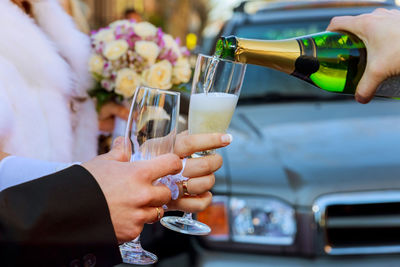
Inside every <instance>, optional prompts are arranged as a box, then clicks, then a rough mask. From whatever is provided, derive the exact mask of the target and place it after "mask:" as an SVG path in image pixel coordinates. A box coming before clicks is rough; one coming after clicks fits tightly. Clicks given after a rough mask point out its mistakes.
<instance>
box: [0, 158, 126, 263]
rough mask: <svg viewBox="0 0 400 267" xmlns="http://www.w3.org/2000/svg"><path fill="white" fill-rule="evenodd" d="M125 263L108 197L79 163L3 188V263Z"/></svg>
mask: <svg viewBox="0 0 400 267" xmlns="http://www.w3.org/2000/svg"><path fill="white" fill-rule="evenodd" d="M118 263H121V256H120V253H119V250H118V241H117V239H116V236H115V233H114V228H113V225H112V222H111V218H110V213H109V210H108V206H107V202H106V199H105V197H104V195H103V193H102V191H101V189H100V187H99V185H98V184H97V182H96V180H95V179H94V178H93V176H92V175H91V174H90V173H89V172H88V171H87V170H86V169H85V168H83V167H81V166H79V165H75V166H72V167H70V168H68V169H65V170H63V171H60V172H58V173H55V174H52V175H49V176H46V177H43V178H40V179H37V180H34V181H31V182H27V183H24V184H21V185H18V186H14V187H11V188H8V189H6V190H4V191H2V192H1V193H0V266H107V267H108V266H113V265H115V264H118Z"/></svg>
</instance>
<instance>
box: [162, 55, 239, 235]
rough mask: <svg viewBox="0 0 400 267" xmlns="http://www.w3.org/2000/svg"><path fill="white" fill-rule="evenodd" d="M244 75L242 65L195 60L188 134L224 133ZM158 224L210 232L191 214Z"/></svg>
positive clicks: (201, 57)
mask: <svg viewBox="0 0 400 267" xmlns="http://www.w3.org/2000/svg"><path fill="white" fill-rule="evenodd" d="M245 72H246V65H245V64H242V63H238V62H233V61H230V60H224V59H220V58H217V57H211V56H206V55H201V54H200V55H199V56H198V58H197V62H196V69H195V72H194V76H193V83H192V94H191V96H190V106H189V134H201V133H216V132H217V133H225V132H226V130H227V129H228V126H229V124H230V122H231V119H232V115H233V113H234V111H235V107H236V104H237V101H238V98H239V94H240V90H241V88H242V84H243V78H244V74H245ZM213 153H215V151H214V150H208V151H202V152H198V153H195V154H193V155H192V157H203V156H207V155H210V154H213ZM161 224H162V225H164V226H165V227H167V228H169V229H171V230H174V231H177V232H180V233H184V234H190V235H207V234H209V233H210V232H211V229H210V227H208V226H207V225H206V224H204V223H201V222H199V221H196V220H194V219H193V218H192V214H191V213H185V214H184V215H183V217H176V216H168V217H164V218H162V219H161Z"/></svg>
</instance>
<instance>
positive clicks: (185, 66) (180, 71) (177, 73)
mask: <svg viewBox="0 0 400 267" xmlns="http://www.w3.org/2000/svg"><path fill="white" fill-rule="evenodd" d="M191 75H192V70H191V69H190V63H189V60H188V59H187V58H185V57H180V58H178V60H177V61H176V64H175V66H174V69H173V71H172V82H173V83H174V84H180V83H187V82H189V81H190V77H191Z"/></svg>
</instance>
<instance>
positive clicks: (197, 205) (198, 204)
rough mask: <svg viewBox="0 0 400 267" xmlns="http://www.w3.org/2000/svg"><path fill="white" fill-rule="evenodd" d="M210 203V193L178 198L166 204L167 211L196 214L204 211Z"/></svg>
mask: <svg viewBox="0 0 400 267" xmlns="http://www.w3.org/2000/svg"><path fill="white" fill-rule="evenodd" d="M211 201H212V194H211V192H206V193H204V194H201V195H198V196H192V197H185V198H178V199H177V200H173V201H171V202H170V203H168V210H181V211H184V212H190V213H196V212H200V211H203V210H205V209H206V208H207V207H208V206H210V204H211Z"/></svg>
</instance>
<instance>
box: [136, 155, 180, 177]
mask: <svg viewBox="0 0 400 267" xmlns="http://www.w3.org/2000/svg"><path fill="white" fill-rule="evenodd" d="M133 168H134V170H135V171H137V172H139V173H140V174H141V175H140V176H141V177H143V178H144V179H146V180H148V181H150V182H154V181H155V180H157V179H158V178H161V177H164V176H167V175H170V174H177V173H179V172H180V171H181V170H182V161H181V159H180V158H179V157H178V156H177V155H175V154H164V155H161V156H158V157H156V158H154V159H151V160H142V161H136V162H134V164H133Z"/></svg>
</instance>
